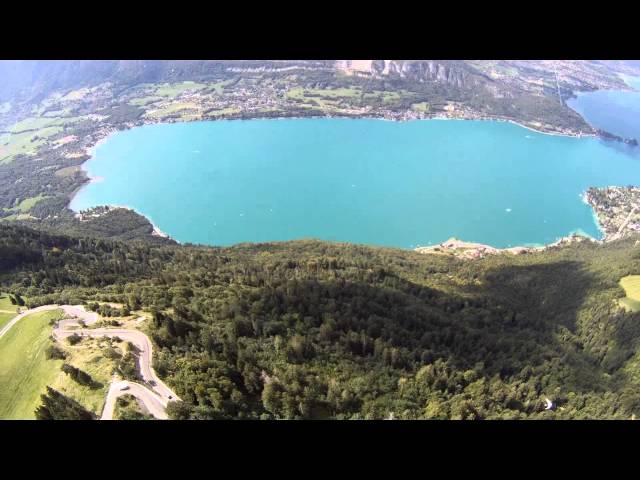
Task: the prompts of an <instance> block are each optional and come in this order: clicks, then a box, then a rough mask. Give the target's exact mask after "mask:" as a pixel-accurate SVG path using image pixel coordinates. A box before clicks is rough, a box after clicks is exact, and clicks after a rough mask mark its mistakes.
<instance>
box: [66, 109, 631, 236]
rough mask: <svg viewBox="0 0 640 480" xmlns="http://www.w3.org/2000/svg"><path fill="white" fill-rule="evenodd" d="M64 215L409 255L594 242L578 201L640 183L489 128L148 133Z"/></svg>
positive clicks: (175, 127)
mask: <svg viewBox="0 0 640 480" xmlns="http://www.w3.org/2000/svg"><path fill="white" fill-rule="evenodd" d="M84 168H85V169H87V170H88V172H89V174H90V175H91V176H94V177H101V179H100V181H97V182H94V183H91V184H90V185H88V186H86V187H85V188H83V189H82V190H81V191H80V192H79V193H78V195H77V196H76V197H75V198H74V199H73V201H72V204H71V207H72V208H73V209H74V210H81V209H85V208H88V207H91V206H96V205H105V204H111V205H121V206H129V207H131V208H134V209H135V210H136V211H138V212H140V213H142V214H144V215H146V216H147V217H149V218H150V219H151V220H152V221H153V222H154V223H155V224H156V225H157V226H158V227H159V228H160V229H161V230H163V231H164V232H166V233H168V234H169V235H171V236H172V237H173V238H175V239H176V240H178V241H180V242H191V243H204V244H210V245H230V244H234V243H239V242H265V241H277V240H290V239H299V238H318V239H324V240H334V241H347V242H354V243H363V244H373V245H386V246H395V247H400V248H412V247H416V246H419V245H431V244H435V243H440V242H442V241H444V240H446V239H448V238H450V237H452V236H455V237H458V238H461V239H463V240H467V241H476V242H482V243H487V244H490V245H493V246H496V247H507V246H515V245H528V244H544V243H549V242H553V241H554V240H556V239H557V238H559V237H561V236H565V235H567V234H569V233H571V232H576V231H581V232H584V233H586V234H589V235H591V236H593V237H596V238H600V237H601V233H600V231H599V230H598V227H597V225H596V222H595V220H594V216H593V212H592V210H591V208H590V207H589V206H588V205H586V204H585V203H584V202H583V201H582V199H581V197H580V195H581V193H582V192H584V191H585V189H586V188H587V187H589V186H607V185H628V184H638V183H640V158H638V157H637V156H635V155H633V151H631V150H628V149H624V148H612V147H611V142H603V141H601V140H599V139H595V138H569V137H561V136H552V135H545V134H541V133H536V132H533V131H531V130H527V129H525V128H522V127H519V126H517V125H514V124H510V123H504V122H491V121H465V120H419V121H411V122H402V123H399V122H390V121H384V120H372V119H336V118H318V119H286V120H282V119H280V120H268V119H264V120H244V121H215V122H191V123H175V124H158V125H146V126H143V127H138V128H134V129H131V130H127V131H122V132H118V133H116V134H114V135H112V136H110V137H109V138H108V139H107V140H106V141H105V142H104V143H102V144H100V145H99V146H98V147H97V148H96V149H95V152H94V157H93V158H92V159H91V160H89V161H88V162H87V163H86V164H85V165H84Z"/></svg>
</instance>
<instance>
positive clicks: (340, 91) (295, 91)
mask: <svg viewBox="0 0 640 480" xmlns="http://www.w3.org/2000/svg"><path fill="white" fill-rule="evenodd" d="M361 93H362V91H361V90H360V88H359V87H351V88H331V89H322V88H302V87H295V88H292V89H290V90H289V91H287V93H286V96H287V97H289V98H295V99H298V100H303V99H305V98H313V97H329V98H351V97H359V96H360V94H361Z"/></svg>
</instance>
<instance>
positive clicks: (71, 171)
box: [55, 165, 82, 177]
mask: <svg viewBox="0 0 640 480" xmlns="http://www.w3.org/2000/svg"><path fill="white" fill-rule="evenodd" d="M80 171H82V168H81V167H79V166H78V165H73V166H71V167H64V168H61V169H60V170H56V173H55V175H56V176H57V177H72V176H73V175H75V174H76V173H77V172H80Z"/></svg>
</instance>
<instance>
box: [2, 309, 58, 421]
mask: <svg viewBox="0 0 640 480" xmlns="http://www.w3.org/2000/svg"><path fill="white" fill-rule="evenodd" d="M61 315H62V313H61V311H49V312H40V313H34V314H32V315H29V316H27V317H25V318H23V319H22V320H20V321H19V322H18V323H16V324H15V325H14V326H13V327H12V328H11V329H10V330H9V331H8V332H7V333H6V334H5V335H4V336H3V337H2V338H0V419H33V418H35V415H34V411H35V409H36V408H37V407H38V405H39V404H40V395H41V394H42V393H43V392H44V391H45V388H46V386H47V385H51V383H52V382H53V381H54V380H55V379H56V378H57V377H58V375H60V374H61V373H62V372H61V370H60V367H61V365H62V360H47V359H46V358H45V350H46V348H47V346H48V345H49V343H50V340H49V337H50V335H51V322H52V321H55V320H56V319H58V318H60V317H61Z"/></svg>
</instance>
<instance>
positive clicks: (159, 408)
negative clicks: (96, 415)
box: [100, 380, 169, 420]
mask: <svg viewBox="0 0 640 480" xmlns="http://www.w3.org/2000/svg"><path fill="white" fill-rule="evenodd" d="M127 387H128V388H127ZM124 395H133V396H134V397H136V398H138V399H140V400H141V401H142V403H143V404H144V406H145V408H146V409H147V411H148V412H149V413H150V414H151V415H153V416H154V417H156V418H157V419H159V420H167V419H168V418H169V417H168V416H167V413H166V412H165V409H166V407H167V404H166V403H163V402H162V400H161V399H160V397H159V396H158V395H156V394H155V393H154V392H152V391H151V390H149V389H148V388H147V387H145V386H143V385H140V384H139V383H135V382H129V381H127V380H123V381H119V382H116V381H114V382H111V386H110V387H109V392H108V393H107V399H106V401H105V402H104V409H103V410H102V417H100V420H113V410H114V408H115V406H116V400H117V399H118V397H122V396H124Z"/></svg>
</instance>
